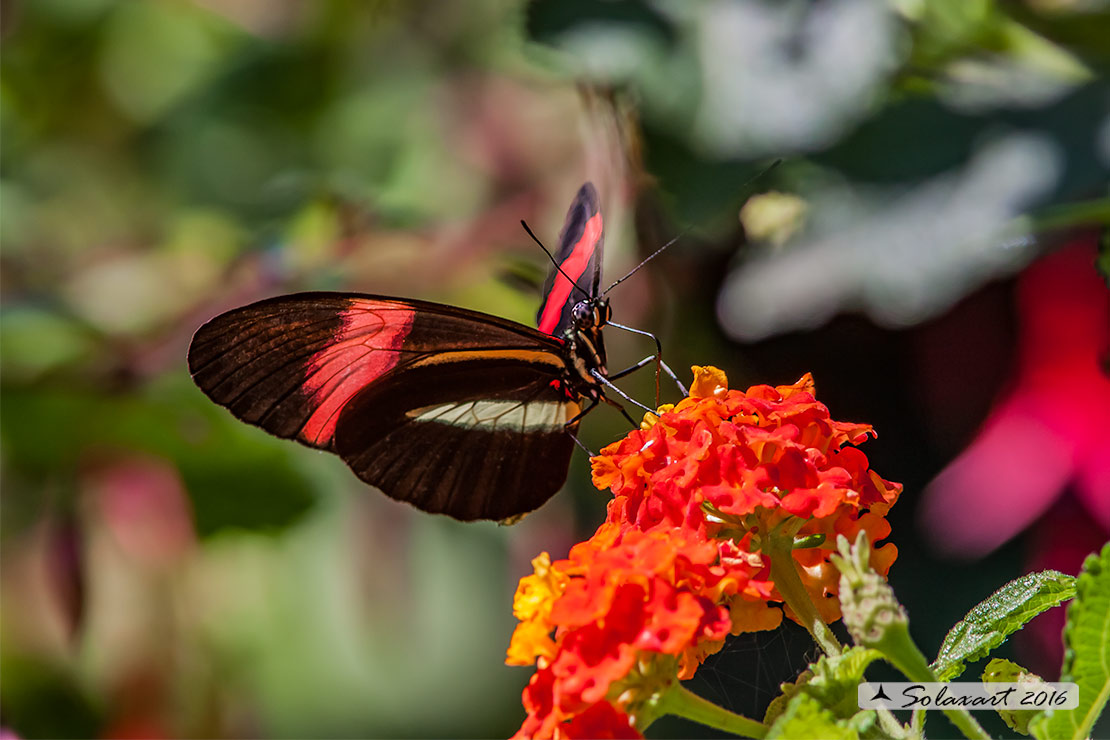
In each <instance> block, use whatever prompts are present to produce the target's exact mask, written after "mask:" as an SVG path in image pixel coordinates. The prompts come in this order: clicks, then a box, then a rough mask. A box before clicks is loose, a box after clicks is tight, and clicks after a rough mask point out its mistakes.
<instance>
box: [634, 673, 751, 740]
mask: <svg viewBox="0 0 1110 740" xmlns="http://www.w3.org/2000/svg"><path fill="white" fill-rule="evenodd" d="M656 709H657V711H658V712H659V715H660V716H661V715H663V714H673V715H676V716H678V717H683V718H684V719H688V720H691V721H693V722H697V723H699V724H703V725H705V726H707V727H712V728H714V729H717V730H723V731H725V732H731V733H732V734H733V735H739V736H740V737H753V738H757V740H758V738H762V737H764V736H765V735H766V734H767V730H768V727H767V725H765V724H763V723H762V722H756V721H755V720H754V719H749V718H747V717H744V716H743V715H739V714H736V713H734V712H730V711H728V710H727V709H725V708H724V707H720V706H717V705H716V704H714V703H713V702H711V701H708V700H706V699H703V698H701V697H700V696H698V695H697V694H695V693H694V692H692V691H690V690H689V689H687V688H686V687H685V686H683V685H682V684H680V683H677V682H675V683H674V684H672V685H671V687H670V688H669V689H667V691H666V693H664V694H663V696H662V697H661V699H660V702H659V704H658V706H657V708H656Z"/></svg>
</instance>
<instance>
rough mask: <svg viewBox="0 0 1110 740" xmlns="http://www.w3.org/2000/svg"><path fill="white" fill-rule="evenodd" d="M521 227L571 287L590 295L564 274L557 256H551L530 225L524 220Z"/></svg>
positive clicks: (521, 221)
mask: <svg viewBox="0 0 1110 740" xmlns="http://www.w3.org/2000/svg"><path fill="white" fill-rule="evenodd" d="M520 225H521V226H523V227H524V230H525V231H526V232H528V236H530V237H532V241H534V242H535V243H536V244H539V245H540V249H542V250H543V253H544V254H546V255H547V258H548V259H549V260H551V264H553V265H555V269H556V270H558V271H559V274H561V275H562V276H563V277H565V278H566V279H567V280H569V281H570V284H571V285H573V286H574V287H576V288H578V290H579V292H580V293H582V294H583V295H589V293H587V292H586V291H584V290H582V286H581V285H579V284H578V283H577V282H575V280H574V278H572V277H571V276H570V275H568V274H566V273H565V272H563V268H562V267H560V266H559V263H558V262H557V261H556V260H555V255H553V254H551V252H549V251H547V247H545V246H544V245H543V242H541V241H540V240H539V237H537V236H536V235H535V234H533V233H532V229H530V228H528V224H527V222H525V221H524V219H521V220H520Z"/></svg>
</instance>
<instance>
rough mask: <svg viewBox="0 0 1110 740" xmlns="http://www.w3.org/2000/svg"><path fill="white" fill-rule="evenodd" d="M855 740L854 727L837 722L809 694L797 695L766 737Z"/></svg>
mask: <svg viewBox="0 0 1110 740" xmlns="http://www.w3.org/2000/svg"><path fill="white" fill-rule="evenodd" d="M786 738H789V740H858V738H859V732H858V731H857V730H856V727H855V725H854V724H853V723H851V722H849V721H847V720H838V719H837V718H836V716H835V715H833V713H832V712H830V711H829V710H828V709H825V708H824V707H822V706H821V702H819V701H818V700H817V699H815V698H813V697H812V696H810V695H809V694H806V693H804V692H803V693H799V694H797V695H796V696H795V697H794V698H793V699H791V700H790V703H789V704H787V706H786V710H785V711H784V712H783V713H782V715H781V716H779V718H778V719H777V720H775V724H773V725H771V729H770V731H768V733H767V740H777V739H781V740H786Z"/></svg>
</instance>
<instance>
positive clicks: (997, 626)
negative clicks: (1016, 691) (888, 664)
mask: <svg viewBox="0 0 1110 740" xmlns="http://www.w3.org/2000/svg"><path fill="white" fill-rule="evenodd" d="M1073 596H1075V579H1074V578H1073V577H1071V576H1069V575H1065V574H1063V573H1059V572H1057V571H1054V570H1046V571H1043V572H1040V573H1030V574H1028V575H1025V576H1022V577H1021V578H1018V579H1016V580H1013V581H1010V582H1009V583H1007V584H1006V585H1005V586H1003V587H1002V588H1000V589H998V590H997V591H995V592H994V593H993V594H991V595H990V596H989V597H987V598H986V599H985V600H983V601H981V602H980V603H979V604H978V605H976V606H975V608H973V609H972V610H971V611H969V612H968V613H967V616H966V617H964V618H963V619H962V620H961V621H959V622H957V623H956V626H955V627H953V628H952V629H951V630H950V631H949V632H948V634H947V635H946V636H945V638H944V642H943V643H942V644H941V646H940V653H939V654H938V655H937V659H936V660H935V661H934V662H933V665H932V669H933V671H934V672H935V673H936V674H937V680H939V681H951V680H952V679H953V678H955V677H956V676H959V675H960V674H961V673H963V671H964V665H965V664H966V663H972V662H974V661H976V660H979V659H981V658H985V657H986V656H987V655H988V654H989V653H990V651H991V650H994V649H995V648H996V647H998V646H999V645H1001V644H1002V643H1003V642H1005V641H1006V638H1007V637H1009V636H1010V635H1011V634H1012V633H1014V632H1016V631H1017V630H1019V629H1021V628H1022V626H1024V625H1025V623H1026V622H1028V621H1029V620H1030V619H1032V618H1033V617H1035V616H1037V615H1038V614H1040V613H1041V612H1043V611H1045V610H1047V609H1051V608H1052V607H1054V606H1058V605H1059V604H1061V603H1063V602H1065V601H1067V600H1068V599H1070V598H1072V597H1073Z"/></svg>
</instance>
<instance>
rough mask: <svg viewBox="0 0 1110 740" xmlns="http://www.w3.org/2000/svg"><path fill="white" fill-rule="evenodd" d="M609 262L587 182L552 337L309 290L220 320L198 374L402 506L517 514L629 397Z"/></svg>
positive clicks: (569, 224)
mask: <svg viewBox="0 0 1110 740" xmlns="http://www.w3.org/2000/svg"><path fill="white" fill-rule="evenodd" d="M601 253H602V224H601V212H600V209H599V205H598V196H597V191H596V190H595V189H594V187H593V185H591V184H590V183H586V184H585V185H583V186H582V188H581V189H580V190H579V191H578V194H577V196H576V197H575V199H574V202H573V203H572V204H571V207H570V211H569V212H568V213H567V219H566V224H565V225H564V226H563V231H562V233H561V234H560V237H559V250H558V252H557V253H556V255H555V256H554V258H553V261H554V262H555V269H554V270H552V272H551V274H550V276H549V277H548V279H547V282H546V283H545V286H544V300H543V303H542V305H541V307H540V310H539V314H538V317H537V320H538V325H539V329H538V330H537V329H532V328H530V327H527V326H524V325H522V324H518V323H516V322H514V321H509V320H507V319H501V318H497V317H496V316H490V315H487V314H483V313H478V312H475V311H467V310H465V309H462V308H456V307H453V306H445V305H441V304H437V303H429V302H427V301H415V300H408V299H404V298H388V297H385V296H377V295H365V294H358V293H298V294H295V295H288V296H281V297H278V298H270V299H268V300H264V301H259V302H258V303H253V304H251V305H249V306H244V307H242V308H237V309H235V310H233V311H228V312H227V313H225V314H221V315H220V316H217V317H216V318H214V319H212V320H211V321H209V322H208V323H206V324H205V325H204V326H202V327H201V328H200V329H199V330H197V333H196V334H195V335H194V337H193V341H192V344H191V345H190V347H189V371H190V373H192V376H193V380H194V381H195V382H196V384H197V385H198V386H199V387H200V389H201V390H202V391H204V392H205V394H207V395H208V397H209V398H211V399H212V400H213V401H215V402H216V403H218V404H220V405H221V406H225V407H227V408H228V409H229V410H230V411H231V413H233V414H234V415H235V416H236V417H238V418H239V419H242V420H243V421H245V422H247V423H249V424H254V425H255V426H258V427H261V428H262V429H265V430H266V431H267V432H270V433H271V434H274V435H277V436H278V437H284V438H287V439H295V440H297V441H298V442H301V443H302V444H305V445H308V446H309V447H315V448H317V449H322V450H327V451H329V452H334V453H335V454H337V455H339V457H341V458H342V459H343V461H344V462H346V463H347V465H348V466H350V468H351V470H353V471H354V472H355V474H356V475H357V476H358V477H359V478H361V479H362V480H363V481H365V482H367V483H369V484H371V485H373V486H376V487H378V488H380V489H381V490H382V491H384V492H385V493H386V494H387V495H389V496H391V497H392V498H395V499H398V500H400V501H407V502H408V503H410V504H412V505H413V506H416V507H417V508H419V509H423V510H424V511H428V512H434V513H443V514H447V515H449V516H452V517H454V518H456V519H462V520H474V519H496V520H504V519H509V518H513V517H516V516H519V515H521V514H524V513H526V512H529V511H532V510H533V509H536V508H538V507H539V506H540V505H542V504H543V503H544V502H545V501H547V500H548V499H549V498H551V496H553V495H554V494H555V492H556V491H558V490H559V488H560V487H561V486H562V485H563V482H564V481H565V480H566V477H567V468H568V466H569V464H570V456H571V452H572V451H573V449H574V444H575V441H576V440H575V439H574V438H573V432H574V430H575V429H576V428H577V425H578V421H579V419H580V418H581V417H582V416H583V415H584V414H585V413H586V412H588V411H589V410H591V409H592V408H593V407H594V406H596V405H597V404H598V403H599V402H601V401H606V402H609V400H608V399H607V398H606V397H605V395H604V388H605V387H606V386H607V387H610V388H614V389H615V386H612V385H611V384H610V382H609V381H610V379H609V378H608V377H607V376H606V369H605V345H604V343H603V342H602V336H601V329H602V327H603V326H605V325H606V324H610V325H613V326H620V325H619V324H612V323H611V322H610V321H609V300H608V298H606V297H605V295H604V293H602V292H600V291H599V283H600V280H601ZM583 276H590V279H591V282H590V284H589V286H588V287H587V288H582V287H580V283H579V281H580V279H581V278H582V277H583ZM618 282H620V281H618ZM610 287H612V286H610ZM621 328H626V327H621ZM658 359H659V358H658V354H657V355H654V356H652V357H648V358H645V359H644V360H643V361H642V362H640V363H638V364H637V365H635V366H633V367H632V368H629V370H628V371H631V370H633V369H636V368H637V367H641V366H643V365H644V364H646V363H647V362H648V361H651V360H658ZM660 363H661V360H660ZM663 367H665V366H663ZM628 371H626V372H628ZM667 371H668V373H670V371H669V369H667ZM623 374H624V373H618V374H617V375H615V376H613V377H619V376H620V375H623ZM670 374H671V375H672V376H673V373H670ZM618 392H619V391H618ZM621 395H622V396H623V395H624V394H623V393H622V394H621ZM625 398H627V396H625ZM622 411H623V409H622Z"/></svg>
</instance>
